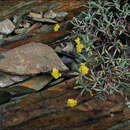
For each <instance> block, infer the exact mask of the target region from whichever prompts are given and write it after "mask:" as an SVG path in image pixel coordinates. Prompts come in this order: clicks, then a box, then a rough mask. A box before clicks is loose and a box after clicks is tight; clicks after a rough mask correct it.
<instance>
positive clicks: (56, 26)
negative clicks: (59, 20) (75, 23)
mask: <svg viewBox="0 0 130 130" xmlns="http://www.w3.org/2000/svg"><path fill="white" fill-rule="evenodd" d="M59 28H60V25H59V24H56V25H55V26H54V31H55V32H57V31H58V30H59Z"/></svg>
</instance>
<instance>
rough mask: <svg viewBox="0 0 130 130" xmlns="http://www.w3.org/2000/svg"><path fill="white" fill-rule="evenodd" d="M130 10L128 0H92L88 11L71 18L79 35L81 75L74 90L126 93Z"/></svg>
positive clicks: (129, 80) (129, 85)
mask: <svg viewBox="0 0 130 130" xmlns="http://www.w3.org/2000/svg"><path fill="white" fill-rule="evenodd" d="M129 9H130V6H129V4H128V1H127V0H125V1H120V0H108V1H103V0H97V1H92V0H91V1H90V2H88V7H86V11H84V12H82V13H81V14H80V15H79V16H78V17H76V18H73V20H72V21H71V22H72V24H73V25H74V29H73V34H74V35H78V37H77V38H76V39H75V43H76V51H77V54H78V57H79V58H78V59H77V64H78V67H79V72H80V76H79V80H78V81H77V84H78V86H76V87H75V89H82V91H81V95H82V94H85V92H89V93H90V95H96V96H97V97H100V98H102V97H103V98H105V97H106V95H108V94H113V93H114V92H118V93H120V94H122V95H123V92H124V91H125V92H126V94H127V92H128V89H129V88H130V72H129V70H130V68H129V65H130V59H129V57H128V55H127V50H128V48H129V46H128V44H127V41H126V37H129V30H128V15H130V12H129ZM122 36H123V37H122ZM124 37H125V38H124ZM81 42H82V43H81ZM80 63H82V64H81V65H80V66H79V64H80ZM88 68H89V69H88ZM88 70H89V74H88ZM86 74H87V75H86ZM84 81H85V82H84Z"/></svg>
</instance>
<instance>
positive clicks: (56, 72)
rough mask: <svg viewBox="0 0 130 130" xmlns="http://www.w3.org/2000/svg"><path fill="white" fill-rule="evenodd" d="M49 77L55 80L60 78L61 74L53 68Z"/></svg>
mask: <svg viewBox="0 0 130 130" xmlns="http://www.w3.org/2000/svg"><path fill="white" fill-rule="evenodd" d="M51 75H52V76H53V77H54V78H55V79H58V78H59V77H61V75H62V74H61V73H59V70H57V69H56V68H53V70H52V73H51Z"/></svg>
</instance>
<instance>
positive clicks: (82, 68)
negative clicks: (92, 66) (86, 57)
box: [79, 63, 89, 74]
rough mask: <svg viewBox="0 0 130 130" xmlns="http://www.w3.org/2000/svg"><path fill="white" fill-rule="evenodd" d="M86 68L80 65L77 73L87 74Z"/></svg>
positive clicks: (82, 64)
mask: <svg viewBox="0 0 130 130" xmlns="http://www.w3.org/2000/svg"><path fill="white" fill-rule="evenodd" d="M88 71H89V69H88V67H86V66H85V64H84V63H81V65H80V67H79V72H80V73H82V74H88Z"/></svg>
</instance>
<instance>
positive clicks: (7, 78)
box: [0, 73, 29, 88]
mask: <svg viewBox="0 0 130 130" xmlns="http://www.w3.org/2000/svg"><path fill="white" fill-rule="evenodd" d="M27 78H29V77H28V76H16V75H15V76H11V75H8V74H4V73H0V88H2V87H7V86H10V85H12V84H15V83H17V82H20V81H23V80H25V79H27Z"/></svg>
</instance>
